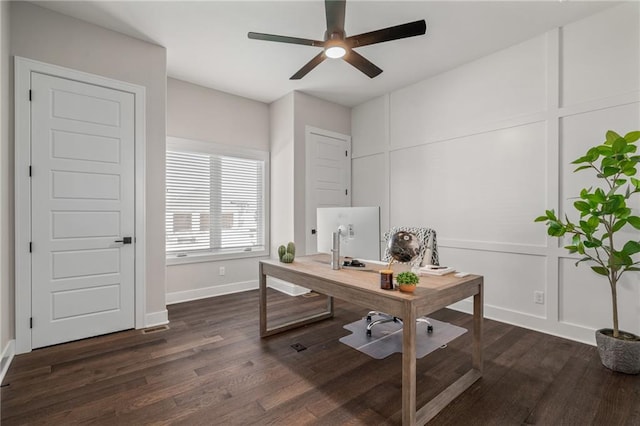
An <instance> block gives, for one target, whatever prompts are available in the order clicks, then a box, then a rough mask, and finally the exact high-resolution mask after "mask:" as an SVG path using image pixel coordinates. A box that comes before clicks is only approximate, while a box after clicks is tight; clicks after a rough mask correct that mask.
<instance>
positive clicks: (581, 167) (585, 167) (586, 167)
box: [573, 166, 591, 173]
mask: <svg viewBox="0 0 640 426" xmlns="http://www.w3.org/2000/svg"><path fill="white" fill-rule="evenodd" d="M590 168H591V166H580V167H578V168H576V169H575V170H574V171H573V173H575V172H579V171H580V170H584V169H590Z"/></svg>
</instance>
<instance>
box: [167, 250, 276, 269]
mask: <svg viewBox="0 0 640 426" xmlns="http://www.w3.org/2000/svg"><path fill="white" fill-rule="evenodd" d="M268 256H269V251H268V250H260V251H258V250H256V251H248V252H233V253H188V254H187V255H186V256H177V255H175V254H168V255H167V261H166V265H167V266H171V265H183V264H187V263H202V262H218V261H222V260H234V259H248V258H253V257H268Z"/></svg>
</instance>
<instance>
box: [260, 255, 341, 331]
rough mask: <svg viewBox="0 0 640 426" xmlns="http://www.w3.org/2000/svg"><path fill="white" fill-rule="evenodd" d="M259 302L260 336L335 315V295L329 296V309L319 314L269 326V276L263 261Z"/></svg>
mask: <svg viewBox="0 0 640 426" xmlns="http://www.w3.org/2000/svg"><path fill="white" fill-rule="evenodd" d="M259 280H260V287H259V304H260V337H267V336H271V335H274V334H278V333H282V332H283V331H287V330H291V329H294V328H298V327H302V326H304V325H307V324H313V323H314V322H318V321H322V320H325V319H327V318H332V317H333V297H332V296H327V310H326V311H324V312H320V313H317V314H312V315H310V316H307V317H304V318H300V319H296V320H293V321H289V322H287V323H285V324H281V325H279V326H277V327H272V328H269V326H268V324H267V276H266V275H265V272H264V268H263V265H262V263H260V266H259Z"/></svg>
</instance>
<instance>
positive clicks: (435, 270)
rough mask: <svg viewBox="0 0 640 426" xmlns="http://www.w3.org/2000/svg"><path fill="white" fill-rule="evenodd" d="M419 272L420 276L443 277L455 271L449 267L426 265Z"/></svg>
mask: <svg viewBox="0 0 640 426" xmlns="http://www.w3.org/2000/svg"><path fill="white" fill-rule="evenodd" d="M419 272H420V275H445V274H450V273H451V272H455V269H454V268H452V267H450V266H435V265H427V266H423V267H422V268H420V270H419Z"/></svg>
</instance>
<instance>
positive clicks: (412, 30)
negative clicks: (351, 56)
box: [345, 19, 427, 47]
mask: <svg viewBox="0 0 640 426" xmlns="http://www.w3.org/2000/svg"><path fill="white" fill-rule="evenodd" d="M426 32H427V23H426V22H425V20H424V19H422V20H420V21H415V22H409V23H407V24H402V25H396V26H395V27H389V28H383V29H381V30H377V31H371V32H369V33H363V34H358V35H354V36H351V37H347V38H346V40H345V41H346V42H347V44H348V45H349V46H350V47H361V46H368V45H370V44H375V43H383V42H385V41H391V40H398V39H401V38H407V37H413V36H417V35H423V34H425V33H426Z"/></svg>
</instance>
